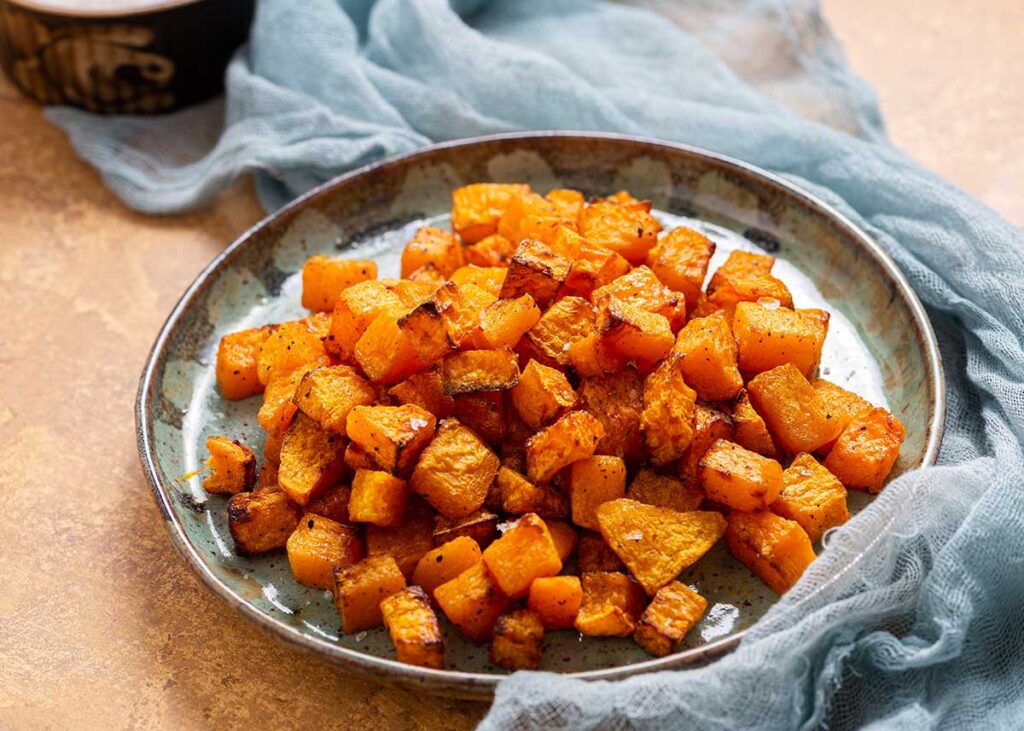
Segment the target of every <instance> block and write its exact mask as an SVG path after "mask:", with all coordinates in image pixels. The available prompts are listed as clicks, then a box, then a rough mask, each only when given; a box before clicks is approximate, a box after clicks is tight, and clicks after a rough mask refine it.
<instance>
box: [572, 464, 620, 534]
mask: <svg viewBox="0 0 1024 731" xmlns="http://www.w3.org/2000/svg"><path fill="white" fill-rule="evenodd" d="M625 494H626V463H625V462H623V461H622V458H621V457H609V456H605V455H599V456H594V457H586V458H584V459H581V460H577V461H576V462H573V463H572V467H571V468H570V472H569V495H570V504H571V506H572V522H573V523H575V524H576V525H578V526H580V527H582V528H589V529H590V530H597V528H598V523H597V509H598V508H599V507H600V506H601V505H602V504H604V503H606V502H608V501H609V500H617V499H618V498H621V497H624V496H625Z"/></svg>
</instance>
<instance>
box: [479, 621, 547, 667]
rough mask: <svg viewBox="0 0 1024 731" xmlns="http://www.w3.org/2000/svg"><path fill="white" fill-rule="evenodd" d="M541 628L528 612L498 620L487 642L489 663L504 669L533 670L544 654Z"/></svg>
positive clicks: (540, 624)
mask: <svg viewBox="0 0 1024 731" xmlns="http://www.w3.org/2000/svg"><path fill="white" fill-rule="evenodd" d="M543 642H544V625H543V624H542V623H541V621H540V618H539V617H538V616H537V615H536V614H534V613H533V612H532V611H530V610H529V609H514V610H512V611H511V612H509V613H508V614H503V615H501V616H500V617H498V621H497V623H496V624H495V625H494V637H493V638H492V639H491V662H493V663H494V664H495V665H499V666H501V667H503V668H506V669H507V670H536V669H537V667H538V666H539V665H540V658H541V654H542V653H543V651H544V648H543V645H542V643H543Z"/></svg>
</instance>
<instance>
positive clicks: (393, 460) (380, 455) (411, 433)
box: [346, 404, 435, 474]
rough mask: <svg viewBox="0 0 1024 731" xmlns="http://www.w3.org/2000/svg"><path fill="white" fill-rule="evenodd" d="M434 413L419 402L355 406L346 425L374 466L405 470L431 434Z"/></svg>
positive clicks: (351, 437)
mask: <svg viewBox="0 0 1024 731" xmlns="http://www.w3.org/2000/svg"><path fill="white" fill-rule="evenodd" d="M434 425H435V419H434V415H433V414H431V413H430V412H429V411H426V410H424V409H421V408H420V407H419V406H413V405H411V404H407V405H405V406H356V407H355V408H353V409H352V410H351V411H350V412H349V414H348V420H347V424H346V429H347V431H348V437H349V439H351V440H352V443H353V444H357V445H359V446H360V447H362V449H363V451H364V452H365V453H366V455H367V457H368V458H369V459H370V461H371V462H372V463H373V464H375V465H376V466H377V469H380V470H384V471H385V472H392V473H395V474H407V473H408V471H409V470H410V469H411V468H412V466H413V465H414V464H415V462H416V459H417V457H419V455H420V452H421V451H422V450H423V448H424V447H426V446H427V444H429V443H430V440H431V438H433V436H434Z"/></svg>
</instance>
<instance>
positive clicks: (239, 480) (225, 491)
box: [203, 437, 256, 495]
mask: <svg viewBox="0 0 1024 731" xmlns="http://www.w3.org/2000/svg"><path fill="white" fill-rule="evenodd" d="M206 451H207V452H209V453H210V457H209V459H207V460H206V467H208V468H209V470H210V473H209V474H208V475H207V476H206V477H205V478H204V479H203V489H204V490H206V491H207V492H209V493H214V494H220V495H234V494H235V493H238V492H242V491H243V490H248V489H249V488H250V487H251V486H252V481H253V479H254V478H255V477H256V455H255V454H253V452H252V450H251V449H249V448H248V447H247V446H245V445H244V444H242V443H241V442H239V441H236V440H231V439H228V438H227V437H210V438H209V439H207V440H206Z"/></svg>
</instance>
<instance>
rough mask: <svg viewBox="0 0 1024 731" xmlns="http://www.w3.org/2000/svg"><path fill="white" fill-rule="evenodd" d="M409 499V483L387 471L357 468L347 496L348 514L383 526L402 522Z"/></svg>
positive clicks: (356, 518) (359, 520) (358, 520)
mask: <svg viewBox="0 0 1024 731" xmlns="http://www.w3.org/2000/svg"><path fill="white" fill-rule="evenodd" d="M408 503H409V486H408V485H407V484H406V482H405V480H402V479H400V478H398V477H395V476H394V475H392V474H390V473H388V472H378V471H375V470H356V474H355V477H353V478H352V493H351V496H350V498H349V504H348V512H349V518H350V519H351V520H353V521H354V522H356V523H373V524H374V525H380V526H384V527H394V526H398V525H401V524H402V519H403V518H404V517H405V508H406V506H407V505H408Z"/></svg>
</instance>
